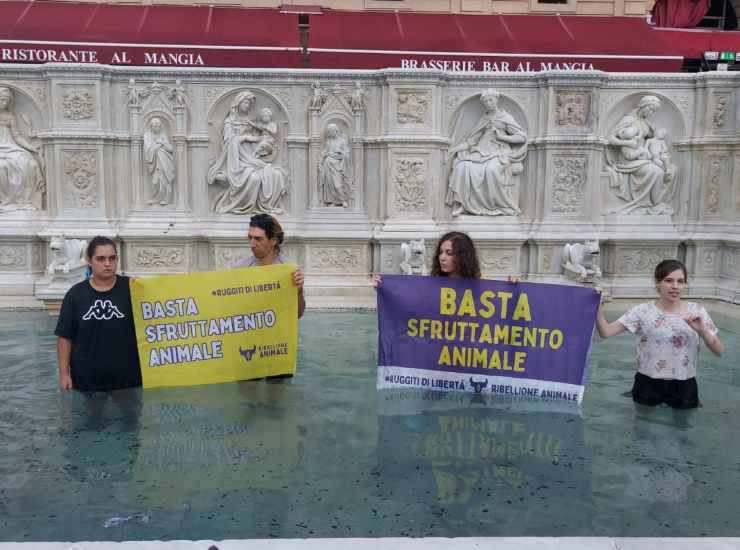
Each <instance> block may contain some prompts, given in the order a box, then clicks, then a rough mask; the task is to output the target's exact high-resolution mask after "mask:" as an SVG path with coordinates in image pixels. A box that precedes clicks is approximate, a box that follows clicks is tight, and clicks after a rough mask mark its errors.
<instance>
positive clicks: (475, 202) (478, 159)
mask: <svg viewBox="0 0 740 550" xmlns="http://www.w3.org/2000/svg"><path fill="white" fill-rule="evenodd" d="M480 100H481V103H483V106H484V107H485V109H486V112H485V115H483V117H482V118H481V120H480V121H479V122H478V124H476V125H475V126H474V127H473V129H472V130H470V132H468V134H467V135H466V136H465V139H464V140H463V141H462V143H460V144H458V145H456V146H455V147H453V148H452V149H450V152H449V155H450V158H451V159H452V171H451V173H450V177H449V186H448V189H447V200H446V202H447V204H448V205H451V206H452V207H453V210H452V215H453V216H458V215H460V214H462V213H465V212H467V213H469V214H474V215H478V216H512V215H516V214H519V213H520V212H521V210H520V209H519V207H518V206H517V205H516V203H515V202H514V199H512V198H511V196H510V195H509V191H508V188H509V187H511V186H512V185H513V182H512V178H513V176H515V175H516V174H519V173H521V172H522V170H523V166H522V161H523V160H524V157H525V156H526V155H527V134H526V133H525V131H524V129H523V128H522V127H521V126H520V125H519V124H518V123H517V122H516V121H515V120H514V117H512V116H511V115H510V114H509V113H507V112H506V111H504V110H503V109H500V108H499V106H498V101H499V93H498V92H497V91H496V90H493V89H488V90H485V91H484V92H483V93H481V96H480Z"/></svg>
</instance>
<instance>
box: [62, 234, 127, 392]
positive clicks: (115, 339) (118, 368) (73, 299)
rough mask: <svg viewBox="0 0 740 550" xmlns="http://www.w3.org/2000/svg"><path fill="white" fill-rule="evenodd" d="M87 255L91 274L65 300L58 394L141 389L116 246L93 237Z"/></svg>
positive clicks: (124, 278) (125, 282)
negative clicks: (118, 272)
mask: <svg viewBox="0 0 740 550" xmlns="http://www.w3.org/2000/svg"><path fill="white" fill-rule="evenodd" d="M86 252H87V254H86V256H87V261H88V263H89V264H90V268H91V270H92V275H91V276H90V278H89V279H86V280H84V281H81V282H79V283H77V284H76V285H74V286H73V287H72V288H70V289H69V291H68V292H67V294H66V295H65V296H64V300H63V302H62V307H61V310H60V312H59V320H58V322H57V327H56V330H55V334H56V335H57V337H58V339H57V358H58V361H59V389H60V390H71V389H76V390H82V391H109V390H118V389H123V388H131V387H136V386H141V369H140V367H139V353H138V350H137V347H136V332H135V330H134V319H133V312H132V309H131V292H130V290H129V278H128V277H125V276H122V275H117V274H116V269H117V267H118V252H117V249H116V244H115V243H114V242H113V241H112V240H111V239H109V238H107V237H94V238H93V239H92V240H91V241H90V244H89V245H88V247H87V251H86Z"/></svg>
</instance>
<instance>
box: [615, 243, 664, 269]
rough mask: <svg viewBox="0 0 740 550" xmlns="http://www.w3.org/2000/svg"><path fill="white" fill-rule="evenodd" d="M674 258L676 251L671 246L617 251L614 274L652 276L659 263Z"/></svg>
mask: <svg viewBox="0 0 740 550" xmlns="http://www.w3.org/2000/svg"><path fill="white" fill-rule="evenodd" d="M675 257H676V249H675V247H672V246H661V247H654V248H630V249H620V250H618V251H617V261H616V272H617V273H618V274H644V273H647V274H652V273H653V272H654V270H655V266H656V265H657V264H658V263H659V262H661V261H663V260H665V259H669V258H675Z"/></svg>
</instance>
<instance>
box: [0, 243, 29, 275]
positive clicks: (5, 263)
mask: <svg viewBox="0 0 740 550" xmlns="http://www.w3.org/2000/svg"><path fill="white" fill-rule="evenodd" d="M27 266H28V258H27V254H26V247H25V246H23V245H10V244H5V245H0V271H20V270H22V269H24V268H25V267H27Z"/></svg>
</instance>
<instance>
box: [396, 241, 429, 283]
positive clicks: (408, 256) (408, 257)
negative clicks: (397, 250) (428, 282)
mask: <svg viewBox="0 0 740 550" xmlns="http://www.w3.org/2000/svg"><path fill="white" fill-rule="evenodd" d="M425 252H426V248H425V247H424V239H420V240H418V241H409V242H407V243H401V266H400V267H401V273H403V274H404V275H424V264H425V261H424V260H425V258H424V254H425Z"/></svg>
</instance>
